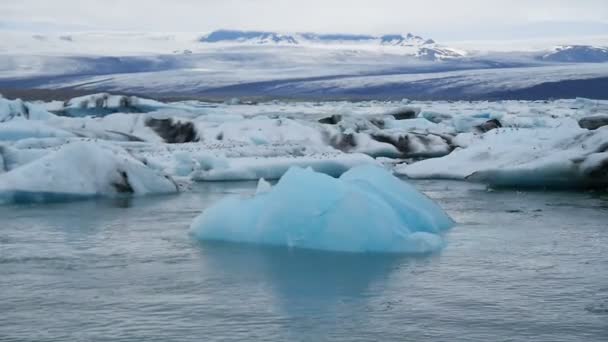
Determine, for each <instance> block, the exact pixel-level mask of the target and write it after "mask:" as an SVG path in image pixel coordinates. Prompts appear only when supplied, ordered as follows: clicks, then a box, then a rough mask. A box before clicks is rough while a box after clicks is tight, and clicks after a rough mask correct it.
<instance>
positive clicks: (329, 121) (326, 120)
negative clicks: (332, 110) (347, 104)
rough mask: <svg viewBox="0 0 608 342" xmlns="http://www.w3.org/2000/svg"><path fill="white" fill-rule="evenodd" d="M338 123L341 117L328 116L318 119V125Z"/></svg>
mask: <svg viewBox="0 0 608 342" xmlns="http://www.w3.org/2000/svg"><path fill="white" fill-rule="evenodd" d="M340 121H342V115H337V114H334V115H332V116H328V117H326V118H322V119H319V123H322V124H326V125H335V124H337V123H338V122H340Z"/></svg>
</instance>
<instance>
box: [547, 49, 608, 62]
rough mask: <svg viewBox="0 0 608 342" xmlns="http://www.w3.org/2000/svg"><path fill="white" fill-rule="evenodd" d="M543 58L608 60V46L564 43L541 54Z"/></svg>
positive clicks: (552, 59) (588, 60)
mask: <svg viewBox="0 0 608 342" xmlns="http://www.w3.org/2000/svg"><path fill="white" fill-rule="evenodd" d="M541 59H543V60H545V61H551V62H564V63H602V62H608V48H607V47H599V46H591V45H562V46H557V47H555V48H554V49H553V51H551V52H549V53H547V54H545V55H543V56H541Z"/></svg>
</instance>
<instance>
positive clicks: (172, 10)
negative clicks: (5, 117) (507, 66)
mask: <svg viewBox="0 0 608 342" xmlns="http://www.w3.org/2000/svg"><path fill="white" fill-rule="evenodd" d="M0 13H3V16H4V18H5V19H6V21H7V22H12V23H18V22H20V23H32V24H31V25H30V24H22V25H21V26H23V27H30V28H31V29H32V30H35V29H36V28H37V27H39V29H40V30H48V27H54V28H62V27H63V28H65V30H73V29H74V28H80V29H83V30H84V29H90V30H103V31H110V30H112V31H113V30H130V31H191V32H206V31H210V30H214V29H217V28H237V29H256V30H280V31H324V32H356V33H389V32H395V33H405V32H409V31H412V32H416V33H420V34H423V35H429V36H435V37H436V38H448V37H449V38H456V37H454V36H455V35H458V36H459V38H463V39H474V38H476V37H484V38H487V35H489V34H492V33H493V32H495V33H501V34H502V35H504V33H505V32H507V36H509V34H508V32H513V35H525V34H532V35H534V34H535V32H536V30H537V31H538V32H541V33H543V34H545V33H546V34H552V35H559V34H565V33H567V30H568V23H576V27H577V28H578V30H579V31H585V30H587V31H585V32H584V33H585V34H597V33H598V32H596V31H597V30H601V29H603V28H605V26H601V25H602V24H607V25H608V1H606V0H578V1H565V0H564V1H562V0H535V1H530V0H483V1H482V0H460V1H453V0H423V1H419V0H414V1H404V0H289V1H287V0H221V1H220V0H217V1H216V0H213V1H210V0H128V1H125V0H53V1H49V0H20V1H1V2H0ZM36 23H45V25H38V26H36ZM543 23H551V29H550V30H543V29H542V26H543V25H544V24H543ZM560 23H564V26H560V25H559V24H560ZM598 25H599V26H598ZM3 26H4V27H6V26H7V25H6V24H5V25H3ZM526 27H528V28H534V30H533V31H527V30H526V29H525V28H526ZM539 27H540V29H539ZM570 27H573V25H570ZM522 28H523V29H522ZM545 31H546V32H545ZM510 38H517V37H510Z"/></svg>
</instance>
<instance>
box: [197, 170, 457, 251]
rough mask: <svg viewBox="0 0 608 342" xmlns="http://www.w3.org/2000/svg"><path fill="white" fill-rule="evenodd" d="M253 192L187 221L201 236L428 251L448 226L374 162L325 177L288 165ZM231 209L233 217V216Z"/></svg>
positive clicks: (308, 245)
mask: <svg viewBox="0 0 608 342" xmlns="http://www.w3.org/2000/svg"><path fill="white" fill-rule="evenodd" d="M259 187H260V189H259V191H257V193H256V195H255V196H253V197H252V198H236V197H228V198H226V199H224V200H222V201H220V202H219V203H217V204H216V205H214V206H212V207H210V208H208V209H206V210H205V211H204V212H203V213H202V214H201V215H200V216H199V217H198V218H196V219H195V221H194V222H193V223H192V226H191V232H192V234H193V235H194V236H195V237H196V238H198V239H200V240H205V241H227V242H241V243H252V244H264V245H274V246H286V247H289V248H306V249H317V250H327V251H339V252H381V253H414V254H415V253H429V252H433V251H437V250H439V249H441V248H442V246H443V245H444V241H443V239H442V235H441V234H442V232H444V231H445V230H447V229H449V228H450V227H452V225H453V221H452V220H451V219H450V218H449V216H448V215H447V214H446V213H445V212H444V211H443V210H442V209H441V208H440V207H439V206H438V205H437V204H435V203H434V202H433V201H432V200H431V199H429V198H427V197H426V196H425V195H423V194H421V193H419V192H418V191H417V190H415V189H414V188H413V187H412V186H410V185H409V184H407V183H406V182H404V181H402V180H400V179H398V178H396V177H394V176H393V175H392V174H391V173H390V172H389V171H387V170H385V169H383V168H381V167H378V166H372V165H368V166H359V167H355V168H353V169H351V170H350V171H347V172H346V173H344V174H343V175H342V176H341V177H340V178H332V177H330V176H328V175H325V174H322V173H318V172H315V171H313V170H312V169H302V168H297V167H293V168H291V169H289V170H288V171H287V173H285V175H283V177H282V178H281V179H280V180H279V182H278V183H277V184H276V185H275V186H274V187H272V188H270V189H269V186H268V184H267V183H266V182H263V181H261V182H260V185H259ZM235 213H238V215H235Z"/></svg>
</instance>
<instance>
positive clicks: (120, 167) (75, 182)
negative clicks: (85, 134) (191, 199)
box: [0, 142, 178, 204]
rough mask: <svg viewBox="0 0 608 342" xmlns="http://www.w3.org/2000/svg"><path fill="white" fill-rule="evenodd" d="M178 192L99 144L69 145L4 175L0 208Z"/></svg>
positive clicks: (113, 148)
mask: <svg viewBox="0 0 608 342" xmlns="http://www.w3.org/2000/svg"><path fill="white" fill-rule="evenodd" d="M177 191H178V186H177V184H176V183H175V182H174V181H173V179H172V178H171V177H169V176H167V175H164V174H162V173H160V172H159V171H157V170H154V169H151V168H149V167H148V166H146V165H144V164H143V163H142V162H140V161H139V160H137V159H135V158H133V157H132V156H131V155H130V154H129V153H128V152H126V151H125V150H124V149H122V148H120V147H117V146H112V145H109V144H104V143H101V142H96V143H93V142H76V143H70V144H67V145H64V146H63V147H62V148H61V149H59V150H58V151H55V152H50V153H49V154H47V155H45V156H42V157H40V158H38V159H35V160H32V161H30V162H29V163H26V164H24V165H22V166H19V167H17V168H14V169H12V170H10V171H9V172H6V173H2V174H0V203H5V204H6V203H28V202H52V201H61V200H71V199H81V198H87V197H96V196H116V195H120V194H133V195H144V194H165V193H175V192H177Z"/></svg>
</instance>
